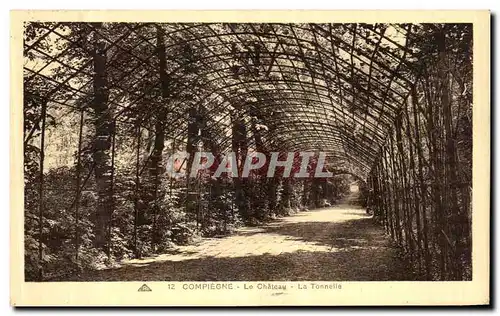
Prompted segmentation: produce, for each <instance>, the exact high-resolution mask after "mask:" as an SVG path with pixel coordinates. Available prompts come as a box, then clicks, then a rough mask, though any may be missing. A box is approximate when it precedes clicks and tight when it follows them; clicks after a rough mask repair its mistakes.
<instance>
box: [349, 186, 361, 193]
mask: <svg viewBox="0 0 500 316" xmlns="http://www.w3.org/2000/svg"><path fill="white" fill-rule="evenodd" d="M349 190H351V192H358V191H359V186H358V185H356V184H353V185H351V186H350V187H349Z"/></svg>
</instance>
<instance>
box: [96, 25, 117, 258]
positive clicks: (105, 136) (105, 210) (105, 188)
mask: <svg viewBox="0 0 500 316" xmlns="http://www.w3.org/2000/svg"><path fill="white" fill-rule="evenodd" d="M101 26H102V23H94V27H95V29H96V30H99V29H100V28H101ZM93 87H94V101H93V102H92V107H93V109H94V115H95V121H94V122H95V139H94V152H93V159H94V163H95V169H94V170H95V179H96V186H97V195H98V200H97V210H96V214H95V240H94V244H95V246H96V247H97V248H101V249H103V250H105V249H106V243H107V242H108V240H109V236H108V232H109V230H108V226H109V224H110V223H109V222H110V218H111V213H112V210H113V207H114V206H113V190H112V170H111V155H110V150H111V138H112V126H113V124H112V122H113V117H112V114H111V110H110V108H109V105H108V87H107V77H106V44H105V42H104V40H100V39H99V37H98V34H97V33H94V82H93Z"/></svg>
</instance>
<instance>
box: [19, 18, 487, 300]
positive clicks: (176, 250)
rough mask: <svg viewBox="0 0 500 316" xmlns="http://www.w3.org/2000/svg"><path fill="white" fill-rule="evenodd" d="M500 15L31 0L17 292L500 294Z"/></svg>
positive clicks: (254, 296)
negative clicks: (499, 222) (497, 80)
mask: <svg viewBox="0 0 500 316" xmlns="http://www.w3.org/2000/svg"><path fill="white" fill-rule="evenodd" d="M489 77H490V13H489V12H488V11H154V12H153V11H13V12H11V137H12V138H11V139H12V143H11V148H10V152H11V192H12V193H11V196H12V199H11V200H12V204H11V250H10V251H11V304H12V305H14V306H294V305H308V306H345V305H349V306H366V305H487V304H489V302H490V293H489V277H490V271H489V266H490V231H489V227H490V218H489V214H490V206H489V181H490V178H489V177H490V160H489V159H490V158H489V157H490V134H489V133H490V97H489V96H490V82H489Z"/></svg>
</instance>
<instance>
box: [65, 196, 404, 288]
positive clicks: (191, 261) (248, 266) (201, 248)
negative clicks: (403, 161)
mask: <svg viewBox="0 0 500 316" xmlns="http://www.w3.org/2000/svg"><path fill="white" fill-rule="evenodd" d="M407 271H408V270H407V269H406V268H405V266H404V264H403V262H402V261H401V260H400V259H399V257H398V251H397V249H396V248H395V247H393V245H392V244H391V242H390V241H389V238H388V237H387V236H386V235H385V234H384V233H383V231H382V229H381V227H379V226H378V225H377V224H375V223H374V221H373V220H372V219H371V217H368V216H366V214H365V213H364V209H360V208H353V207H352V206H350V205H339V206H336V207H332V208H328V209H319V210H314V211H307V212H302V213H299V214H296V215H293V216H290V217H286V218H282V219H280V220H277V221H276V222H273V223H271V224H269V225H265V226H262V227H258V228H243V229H241V230H240V231H239V232H238V233H237V234H236V235H234V236H228V237H226V238H219V239H206V240H204V241H202V242H201V243H200V244H199V245H193V246H187V247H181V248H179V250H178V251H177V253H173V254H165V255H160V256H157V257H154V258H147V259H144V260H131V261H129V262H126V263H124V265H123V266H122V267H120V268H115V269H108V270H101V271H93V272H89V273H87V274H85V275H82V276H80V277H75V279H74V280H75V281H167V280H168V281H278V280H279V281H285V280H286V281H299V280H311V281H312V280H318V281H319V280H321V281H342V280H350V281H384V280H411V275H410V274H409V273H408V272H407Z"/></svg>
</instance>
